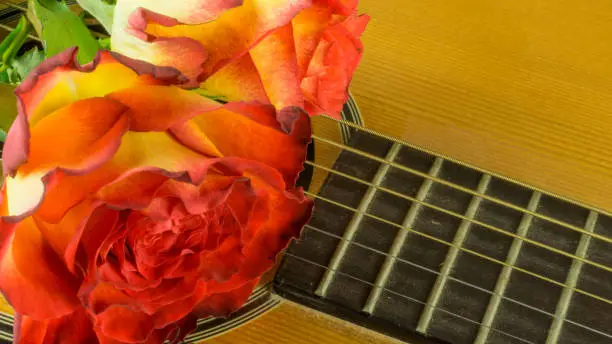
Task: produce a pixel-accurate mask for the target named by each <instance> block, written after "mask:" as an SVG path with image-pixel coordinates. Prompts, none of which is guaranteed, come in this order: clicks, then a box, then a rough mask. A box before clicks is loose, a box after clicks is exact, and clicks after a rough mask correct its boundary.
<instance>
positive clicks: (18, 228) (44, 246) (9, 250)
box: [0, 218, 79, 319]
mask: <svg viewBox="0 0 612 344" xmlns="http://www.w3.org/2000/svg"><path fill="white" fill-rule="evenodd" d="M0 239H1V240H0V245H1V246H0V290H2V292H3V294H4V296H5V297H6V299H7V300H8V302H9V303H10V304H11V305H12V306H13V308H15V310H16V311H17V312H18V313H22V314H25V315H28V316H30V317H32V318H34V319H45V318H54V317H59V316H63V315H66V314H69V313H71V312H72V311H74V310H75V309H76V308H77V307H78V306H79V301H78V299H77V297H76V291H77V288H78V282H77V280H76V278H75V277H74V276H73V275H72V274H70V272H69V271H68V270H67V269H66V267H65V265H64V263H63V261H62V260H61V259H60V258H59V257H58V256H57V255H56V254H55V252H54V251H53V249H52V248H51V247H50V246H49V244H48V243H47V242H45V240H44V238H43V237H42V235H41V233H40V232H39V230H38V228H37V227H36V224H35V223H34V220H33V219H32V218H26V219H24V220H22V221H21V222H19V223H16V224H11V225H8V224H5V223H2V224H1V228H0Z"/></svg>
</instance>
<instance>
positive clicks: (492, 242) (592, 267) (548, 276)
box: [276, 123, 612, 344]
mask: <svg viewBox="0 0 612 344" xmlns="http://www.w3.org/2000/svg"><path fill="white" fill-rule="evenodd" d="M345 124H346V125H351V124H349V123H345ZM351 126H352V125H351ZM353 130H354V135H353V138H352V139H351V141H350V144H348V145H344V144H341V143H339V142H335V141H333V140H330V139H327V138H324V137H315V145H316V148H317V149H320V148H321V147H325V146H334V147H336V148H339V149H342V153H341V154H340V156H339V158H338V159H337V161H336V162H335V163H334V164H333V165H325V164H323V163H320V162H317V161H309V162H307V164H309V165H310V166H312V167H313V168H315V170H317V169H318V170H321V171H324V172H326V173H328V177H327V179H326V181H325V184H324V185H323V187H322V188H321V191H320V192H319V193H318V194H310V196H312V197H314V198H315V199H316V211H315V215H314V216H313V219H312V220H311V221H310V223H309V224H308V226H307V227H306V229H305V230H304V233H303V236H302V239H301V240H299V241H298V242H296V243H294V244H293V245H292V246H291V247H290V248H289V250H288V252H287V254H286V258H285V260H284V262H283V264H282V266H281V269H280V270H279V273H278V274H277V279H276V289H277V290H278V292H279V293H280V294H281V295H284V296H286V297H288V298H292V299H295V300H298V301H303V302H306V303H308V304H309V305H311V306H313V307H315V308H319V309H322V310H325V311H328V312H330V313H333V314H337V315H340V316H343V317H345V318H347V319H350V320H352V321H355V322H358V323H362V324H364V325H366V326H370V327H372V328H375V329H378V330H381V331H383V332H386V333H388V334H391V335H394V336H397V337H399V338H403V335H404V334H405V333H406V330H410V331H414V332H417V333H421V334H424V335H426V336H429V337H433V338H438V339H441V340H444V341H448V342H451V343H547V344H549V343H550V344H552V343H587V342H588V343H610V342H612V330H610V329H609V324H610V323H612V238H611V237H612V217H610V216H608V214H603V213H601V212H598V211H596V210H594V209H590V208H588V207H586V206H583V205H578V204H575V203H572V202H570V201H567V200H564V199H561V198H559V197H555V196H552V195H550V194H547V193H545V192H542V191H538V190H535V189H532V188H529V187H526V186H523V185H520V184H518V183H515V182H513V181H510V180H508V179H505V178H502V177H499V176H496V175H492V174H489V173H486V172H483V171H480V170H477V169H474V168H471V167H468V166H465V165H462V164H460V163H457V162H454V161H451V160H448V159H445V158H443V157H440V156H437V155H435V154H431V153H428V152H425V151H422V150H419V149H417V148H414V147H410V146H408V145H406V144H403V143H401V142H397V141H393V140H390V139H388V138H384V137H381V136H378V135H376V134H374V133H369V132H367V130H362V129H360V128H359V127H357V126H353ZM305 300H309V301H305Z"/></svg>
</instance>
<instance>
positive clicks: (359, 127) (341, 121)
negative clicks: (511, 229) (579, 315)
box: [317, 115, 612, 239]
mask: <svg viewBox="0 0 612 344" xmlns="http://www.w3.org/2000/svg"><path fill="white" fill-rule="evenodd" d="M317 117H318V118H322V119H325V120H327V121H332V122H337V123H338V124H341V125H346V126H348V127H351V128H353V129H357V130H358V131H362V132H365V133H368V134H371V135H374V136H377V137H380V138H383V139H385V140H388V141H391V142H395V143H399V144H401V145H404V146H406V147H409V148H412V149H414V150H417V151H420V152H424V153H427V154H429V155H433V156H437V157H441V158H443V159H444V160H447V161H450V162H454V163H456V164H459V165H462V166H465V167H467V168H470V169H473V170H476V171H479V172H481V173H483V174H490V175H491V176H493V177H496V178H499V179H503V180H505V181H508V182H511V183H514V184H517V185H520V186H523V187H525V188H528V189H531V190H535V191H539V192H541V193H543V194H547V195H550V196H554V197H555V198H558V199H561V200H564V201H567V202H569V203H572V204H574V205H576V206H581V207H585V205H584V204H582V203H580V202H578V201H576V200H573V199H571V198H568V197H565V196H561V195H558V194H555V193H551V192H548V191H546V190H542V189H540V188H537V187H533V186H531V185H528V184H526V183H523V182H521V181H518V180H515V179H512V178H509V177H505V176H502V175H498V174H496V173H493V172H491V171H487V170H484V169H482V168H478V167H475V166H472V165H470V164H467V163H464V162H463V161H459V160H457V159H454V158H452V157H450V156H447V155H444V154H440V153H436V152H434V151H431V150H428V149H426V148H422V147H419V146H417V145H413V144H411V143H409V142H406V141H405V140H401V139H398V138H395V137H392V136H389V135H385V134H383V133H379V132H376V131H374V130H372V129H369V128H366V127H365V126H364V125H361V124H359V123H352V122H349V121H347V120H344V119H336V118H333V117H330V116H328V115H321V116H317ZM345 146H346V145H345ZM364 153H365V152H364ZM500 201H501V200H500ZM501 202H503V201H501ZM587 207H588V206H587ZM519 208H520V207H519ZM517 210H520V209H517ZM523 210H527V209H525V208H523ZM595 210H596V211H597V212H599V213H601V214H604V215H606V216H610V217H612V212H609V211H605V210H603V209H595ZM551 220H555V219H551ZM562 223H563V222H562ZM567 225H569V226H572V225H571V224H567ZM573 227H574V229H576V230H580V229H581V228H580V226H573ZM611 239H612V238H611Z"/></svg>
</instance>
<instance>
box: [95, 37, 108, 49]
mask: <svg viewBox="0 0 612 344" xmlns="http://www.w3.org/2000/svg"><path fill="white" fill-rule="evenodd" d="M98 43H99V44H100V48H102V49H104V50H110V48H111V39H110V37H107V38H99V39H98Z"/></svg>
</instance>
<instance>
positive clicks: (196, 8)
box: [111, 0, 369, 118]
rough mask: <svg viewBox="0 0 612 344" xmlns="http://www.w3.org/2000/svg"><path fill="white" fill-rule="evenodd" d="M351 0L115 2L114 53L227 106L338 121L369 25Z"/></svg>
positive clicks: (158, 0) (148, 0) (112, 41)
mask: <svg viewBox="0 0 612 344" xmlns="http://www.w3.org/2000/svg"><path fill="white" fill-rule="evenodd" d="M356 7H357V0H244V1H241V0H225V1H214V2H212V1H208V0H189V1H184V3H183V2H181V3H180V5H177V4H176V2H168V1H163V0H118V1H117V7H116V9H115V17H114V22H113V28H112V37H111V46H112V49H113V50H114V51H117V52H120V53H122V54H124V55H126V56H129V57H131V58H135V59H141V60H144V61H148V62H150V63H153V64H155V65H159V66H170V67H174V68H177V69H178V70H180V71H181V72H182V73H183V74H184V75H186V76H187V77H188V78H189V82H187V83H186V84H185V86H198V85H199V87H200V88H201V90H200V92H202V93H204V94H206V95H208V96H210V97H215V98H218V99H223V100H226V101H238V100H257V101H260V102H263V103H271V104H273V105H274V106H276V108H277V109H282V108H284V107H286V106H299V107H302V108H304V109H306V111H307V112H308V113H309V114H310V115H311V116H312V115H318V114H327V115H330V116H333V117H336V118H340V112H341V110H342V106H343V104H344V103H345V102H346V101H347V100H348V86H349V83H350V81H351V79H352V76H353V73H354V72H355V69H356V68H357V65H358V64H359V61H360V59H361V56H362V53H363V45H362V43H361V41H360V39H359V37H360V36H361V34H362V33H363V31H364V29H365V27H366V25H367V23H368V21H369V17H368V16H366V15H362V16H359V15H357V10H356Z"/></svg>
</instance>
